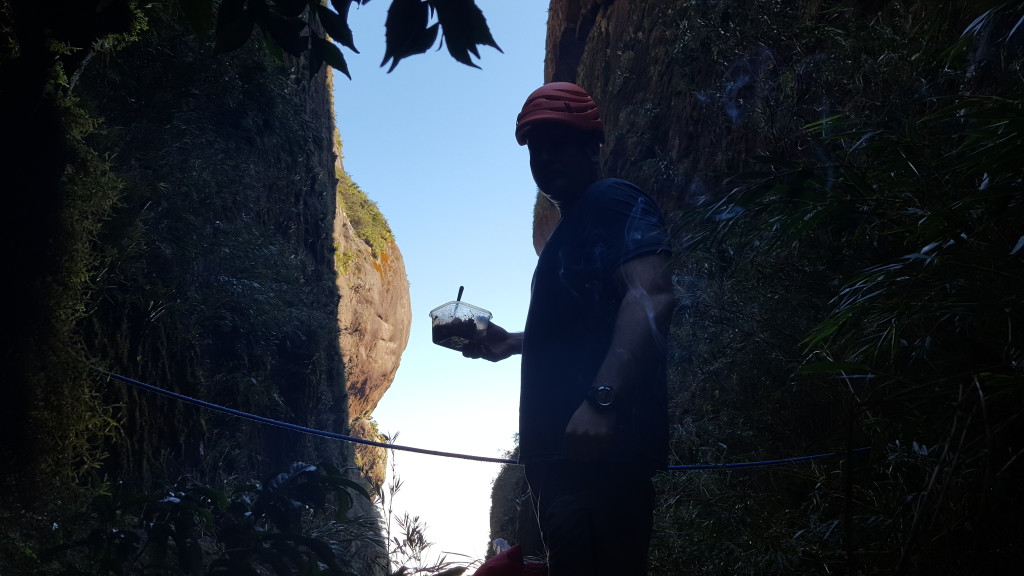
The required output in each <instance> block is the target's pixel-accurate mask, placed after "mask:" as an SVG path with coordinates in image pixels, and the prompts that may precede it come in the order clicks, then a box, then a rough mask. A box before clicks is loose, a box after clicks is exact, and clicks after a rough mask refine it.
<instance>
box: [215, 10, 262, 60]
mask: <svg viewBox="0 0 1024 576" xmlns="http://www.w3.org/2000/svg"><path fill="white" fill-rule="evenodd" d="M255 25H256V20H255V18H253V14H252V12H250V11H249V10H246V9H245V0H224V2H221V4H220V9H219V10H217V42H216V43H215V45H214V51H215V52H217V53H222V52H231V51H232V50H237V49H239V48H241V47H242V45H243V44H245V43H246V42H248V41H249V38H250V37H251V36H252V30H253V28H254V27H255Z"/></svg>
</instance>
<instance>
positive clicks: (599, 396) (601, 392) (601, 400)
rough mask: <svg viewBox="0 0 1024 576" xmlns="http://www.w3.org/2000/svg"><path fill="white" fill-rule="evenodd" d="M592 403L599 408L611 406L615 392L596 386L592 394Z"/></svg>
mask: <svg viewBox="0 0 1024 576" xmlns="http://www.w3.org/2000/svg"><path fill="white" fill-rule="evenodd" d="M593 397H594V402H597V403H598V404H599V405H601V406H611V404H612V402H613V401H614V400H615V390H613V389H612V388H611V387H609V386H598V387H597V388H595V389H594V392H593Z"/></svg>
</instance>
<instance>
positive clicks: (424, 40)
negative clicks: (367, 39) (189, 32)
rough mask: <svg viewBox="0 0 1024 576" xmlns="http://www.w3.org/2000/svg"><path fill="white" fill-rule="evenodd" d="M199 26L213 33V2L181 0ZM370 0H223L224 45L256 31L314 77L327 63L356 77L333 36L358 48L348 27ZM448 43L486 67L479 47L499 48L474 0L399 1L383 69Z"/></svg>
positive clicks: (464, 58) (219, 44)
mask: <svg viewBox="0 0 1024 576" xmlns="http://www.w3.org/2000/svg"><path fill="white" fill-rule="evenodd" d="M179 1H180V2H181V4H182V8H183V12H184V13H185V14H186V15H187V16H188V17H189V20H190V22H191V24H192V27H193V29H194V30H196V31H199V32H205V31H207V30H208V29H209V27H210V24H211V22H210V21H211V14H212V11H213V9H214V4H215V3H214V2H213V0H179ZM368 2H369V0H330V6H327V5H325V4H324V3H323V2H321V1H320V0H222V1H221V2H220V3H219V5H218V6H216V13H217V16H216V26H215V33H216V50H217V51H218V52H230V51H232V50H236V49H238V48H239V47H241V46H242V45H244V44H245V43H246V42H248V41H249V39H250V38H251V37H252V35H253V33H254V32H255V31H256V30H259V31H261V32H262V33H263V35H264V36H265V37H267V38H268V39H270V40H271V42H272V45H273V46H275V47H276V50H278V51H283V52H285V53H287V54H289V55H291V56H293V57H295V58H300V57H303V56H305V57H307V58H308V59H309V74H310V75H311V76H312V75H315V74H316V73H317V72H319V70H320V68H321V66H322V65H323V64H325V63H326V64H327V65H328V66H330V67H332V68H334V69H335V70H338V71H339V72H341V73H342V74H345V75H346V76H348V77H349V78H351V77H352V76H351V74H350V73H349V70H348V63H347V61H346V60H345V55H344V53H343V52H342V51H341V50H340V49H339V48H338V47H337V46H335V44H334V43H333V42H331V40H334V41H335V42H337V43H338V44H341V45H342V46H343V47H345V48H347V49H349V50H350V51H352V52H354V53H357V54H358V53H359V50H358V49H356V45H355V38H354V37H353V34H352V29H351V28H350V27H349V24H348V16H349V11H350V9H351V7H352V4H359V5H362V4H366V3H368ZM438 36H440V37H441V38H442V43H444V44H446V45H447V48H448V53H449V54H451V56H452V58H454V59H455V60H457V61H458V62H461V63H463V64H465V65H467V66H473V67H478V66H477V65H476V64H475V63H474V62H473V59H472V58H471V55H472V56H473V57H476V58H479V57H480V52H479V49H478V48H477V47H478V46H491V47H493V48H495V49H497V50H498V51H499V52H500V51H501V48H499V47H498V44H497V42H495V40H494V37H493V36H492V35H491V31H490V29H489V28H488V26H487V21H486V19H485V18H484V15H483V12H481V11H480V9H479V8H478V7H477V6H476V3H475V2H474V1H473V0H392V2H391V6H390V8H389V9H388V17H387V21H386V22H385V39H386V42H387V44H386V49H385V53H384V60H383V61H382V62H381V66H385V65H386V64H387V63H388V62H389V61H390V62H391V66H390V68H388V72H391V71H392V70H394V69H395V67H396V66H398V63H399V62H400V61H401V60H402V59H404V58H408V57H410V56H413V55H416V54H422V53H424V52H426V51H427V50H429V49H430V48H431V47H432V46H433V45H434V44H435V43H436V41H437V38H438Z"/></svg>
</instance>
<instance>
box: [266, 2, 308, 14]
mask: <svg viewBox="0 0 1024 576" xmlns="http://www.w3.org/2000/svg"><path fill="white" fill-rule="evenodd" d="M307 4H309V2H308V0H274V8H275V9H276V10H277V11H278V12H279V13H281V15H283V16H286V17H289V18H293V17H297V16H298V15H299V14H302V11H303V10H305V9H306V5H307Z"/></svg>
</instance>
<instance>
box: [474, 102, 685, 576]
mask: <svg viewBox="0 0 1024 576" xmlns="http://www.w3.org/2000/svg"><path fill="white" fill-rule="evenodd" d="M516 139H517V140H518V142H519V144H520V145H524V144H525V145H526V146H528V147H529V151H530V169H531V171H532V172H533V177H534V180H535V181H536V183H537V186H538V188H539V189H540V190H541V192H542V193H543V194H544V195H545V196H546V197H547V198H549V199H550V200H551V201H552V202H553V203H554V204H555V206H557V208H558V211H559V216H560V219H559V222H558V225H557V227H556V229H555V230H554V232H553V233H552V235H551V237H550V238H549V239H548V241H547V243H546V244H545V246H544V249H543V250H542V251H541V254H540V258H539V260H538V263H537V269H536V271H535V272H534V278H533V289H532V293H531V299H530V309H529V313H528V315H527V320H526V327H525V329H524V331H523V332H518V333H509V332H508V331H506V330H505V329H503V328H501V327H500V326H498V325H495V324H491V326H490V328H489V330H488V332H487V333H486V335H485V337H484V338H483V339H482V340H481V341H479V342H476V343H473V344H471V345H469V346H467V347H466V348H464V349H463V354H464V355H465V356H467V357H470V358H484V359H487V360H491V361H499V360H504V359H505V358H508V357H510V356H512V355H514V354H522V389H521V396H520V432H519V448H520V462H521V463H522V464H523V465H524V466H525V470H526V477H527V480H528V482H529V484H530V489H531V492H532V493H533V497H534V504H535V507H536V510H537V517H538V520H539V523H540V529H541V537H542V539H543V542H544V547H545V548H546V550H547V561H548V570H549V574H550V576H570V575H573V576H575V575H588V576H589V575H598V576H600V575H609V576H610V575H615V576H633V575H642V574H646V571H647V550H648V546H649V543H650V534H651V525H652V516H653V509H654V489H653V486H652V483H651V477H652V475H653V473H654V471H656V470H657V469H659V468H663V467H664V466H665V464H666V457H667V438H668V429H667V415H666V400H665V349H666V337H667V333H668V327H669V323H670V320H671V315H672V308H673V296H672V284H671V279H670V277H669V270H668V258H669V246H668V238H667V236H666V233H665V230H664V223H663V221H662V217H661V214H660V212H659V211H658V208H657V206H656V205H655V203H654V202H653V201H652V200H651V199H650V198H649V197H648V196H647V195H645V194H644V193H643V192H642V191H641V190H640V189H639V188H637V187H636V186H634V185H633V184H630V183H629V182H626V181H624V180H619V179H613V178H604V177H603V176H602V173H601V166H600V160H599V154H600V147H601V144H602V143H603V141H604V132H603V125H602V122H601V118H600V115H599V112H598V109H597V106H596V105H595V103H594V101H593V100H592V99H591V97H590V96H589V95H588V94H587V93H586V92H585V91H584V90H583V89H582V88H580V87H579V86H576V85H575V84H570V83H567V82H555V83H550V84H546V85H544V86H542V87H541V88H539V89H537V90H536V91H534V92H533V93H532V94H531V95H530V96H529V98H528V99H527V100H526V103H525V105H524V106H523V110H522V112H521V113H520V114H519V118H518V121H517V124H516Z"/></svg>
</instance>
